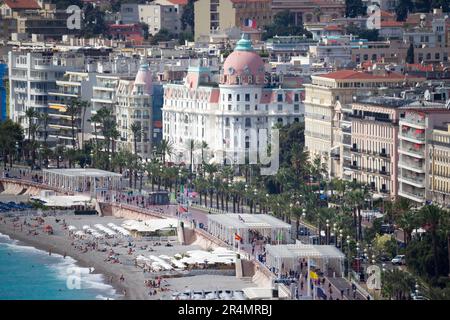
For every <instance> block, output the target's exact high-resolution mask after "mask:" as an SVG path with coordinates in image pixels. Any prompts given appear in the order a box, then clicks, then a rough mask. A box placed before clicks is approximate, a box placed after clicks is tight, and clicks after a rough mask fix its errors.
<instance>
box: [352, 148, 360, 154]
mask: <svg viewBox="0 0 450 320" xmlns="http://www.w3.org/2000/svg"><path fill="white" fill-rule="evenodd" d="M350 151H351V152H356V153H360V152H361V151H360V150H359V149H358V148H355V147H351V148H350Z"/></svg>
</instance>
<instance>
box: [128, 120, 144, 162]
mask: <svg viewBox="0 0 450 320" xmlns="http://www.w3.org/2000/svg"><path fill="white" fill-rule="evenodd" d="M130 129H131V132H132V133H133V148H134V153H135V154H137V142H138V141H140V140H141V136H142V129H141V123H140V122H133V123H132V124H131V128H130Z"/></svg>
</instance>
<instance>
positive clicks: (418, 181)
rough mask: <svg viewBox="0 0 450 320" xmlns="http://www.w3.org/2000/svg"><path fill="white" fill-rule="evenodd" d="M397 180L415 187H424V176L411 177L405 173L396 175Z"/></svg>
mask: <svg viewBox="0 0 450 320" xmlns="http://www.w3.org/2000/svg"><path fill="white" fill-rule="evenodd" d="M398 181H399V182H403V183H406V184H409V185H412V186H415V187H417V188H425V179H424V178H412V177H410V176H407V175H401V176H399V177H398Z"/></svg>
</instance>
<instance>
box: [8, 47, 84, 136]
mask: <svg viewBox="0 0 450 320" xmlns="http://www.w3.org/2000/svg"><path fill="white" fill-rule="evenodd" d="M84 66H85V57H84V55H82V54H78V53H72V52H67V53H65V52H53V51H51V50H48V49H38V50H18V51H10V52H9V53H8V76H9V81H10V82H9V117H10V118H11V119H12V120H13V121H15V122H17V123H19V124H21V125H22V126H23V128H24V129H25V130H27V129H28V119H27V117H26V116H25V112H26V110H27V109H28V108H34V109H36V110H37V111H39V112H47V110H48V103H49V102H50V101H49V92H50V91H56V88H57V86H56V81H57V80H61V79H62V78H63V76H64V74H65V73H66V71H78V70H83V69H84Z"/></svg>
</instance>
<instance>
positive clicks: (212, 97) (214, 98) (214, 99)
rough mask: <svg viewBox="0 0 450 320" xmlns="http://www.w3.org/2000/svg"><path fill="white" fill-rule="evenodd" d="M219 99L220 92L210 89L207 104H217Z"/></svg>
mask: <svg viewBox="0 0 450 320" xmlns="http://www.w3.org/2000/svg"><path fill="white" fill-rule="evenodd" d="M219 97H220V90H219V89H212V90H211V95H210V96H209V102H211V103H218V102H219Z"/></svg>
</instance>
